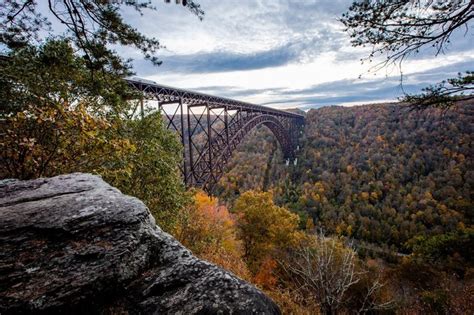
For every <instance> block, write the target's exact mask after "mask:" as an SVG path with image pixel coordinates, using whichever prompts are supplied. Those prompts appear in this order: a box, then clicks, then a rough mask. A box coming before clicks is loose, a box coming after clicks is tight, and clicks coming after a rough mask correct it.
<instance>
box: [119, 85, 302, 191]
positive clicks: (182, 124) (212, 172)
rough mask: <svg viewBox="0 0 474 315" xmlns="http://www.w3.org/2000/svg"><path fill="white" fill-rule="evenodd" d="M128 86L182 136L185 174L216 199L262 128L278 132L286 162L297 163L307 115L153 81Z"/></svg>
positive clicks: (191, 182) (188, 183) (183, 171)
mask: <svg viewBox="0 0 474 315" xmlns="http://www.w3.org/2000/svg"><path fill="white" fill-rule="evenodd" d="M127 82H128V83H129V84H130V85H131V86H132V87H134V88H136V89H138V90H140V91H142V92H143V93H144V95H145V97H146V98H147V99H149V100H154V101H156V102H157V103H158V108H159V110H160V111H161V112H162V117H163V118H164V119H165V123H166V125H167V128H169V129H172V130H174V131H176V132H177V133H178V135H179V137H180V139H181V143H182V145H183V148H184V150H183V163H182V165H181V172H182V174H183V178H184V181H185V183H186V185H187V186H197V187H201V188H203V189H204V190H205V191H207V192H208V193H211V192H212V191H213V189H214V187H215V185H216V184H217V182H218V180H219V179H220V177H221V176H222V174H223V173H224V167H225V165H226V164H227V162H228V160H229V159H230V157H231V155H232V153H233V151H234V150H235V148H236V147H237V145H238V144H239V143H240V142H241V141H242V140H243V138H244V137H245V136H246V135H247V133H248V132H249V131H250V130H252V129H253V128H254V127H256V126H258V125H265V126H267V127H268V128H269V129H270V130H271V131H272V133H273V134H274V135H275V137H276V138H277V140H278V142H279V143H280V147H281V149H282V150H283V155H284V157H285V158H287V159H292V158H294V157H295V154H296V153H295V152H296V148H297V144H298V137H299V134H300V132H301V128H302V126H303V124H304V116H302V115H299V114H295V113H290V112H286V111H282V110H277V109H274V108H270V107H265V106H259V105H254V104H250V103H245V102H240V101H237V100H232V99H228V98H223V97H217V96H212V95H208V94H203V93H198V92H193V91H188V90H182V89H177V88H173V87H169V86H164V85H159V84H157V83H155V82H153V81H148V80H142V79H129V80H127ZM170 108H171V109H170Z"/></svg>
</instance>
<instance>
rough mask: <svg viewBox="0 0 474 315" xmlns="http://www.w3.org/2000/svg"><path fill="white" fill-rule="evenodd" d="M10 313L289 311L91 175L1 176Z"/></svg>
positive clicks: (2, 279) (0, 305)
mask: <svg viewBox="0 0 474 315" xmlns="http://www.w3.org/2000/svg"><path fill="white" fill-rule="evenodd" d="M0 248H1V251H0V314H2V315H4V314H23V313H34V314H55V313H65V314H71V313H75V314H77V313H87V314H97V313H100V314H127V313H129V314H279V313H280V312H279V309H278V307H277V306H276V305H275V304H274V303H273V302H272V301H271V300H270V299H269V298H268V297H266V296H265V295H264V294H263V293H262V292H260V291H259V290H257V289H256V288H255V287H253V286H252V285H250V284H248V283H246V282H245V281H243V280H240V279H238V278H237V277H236V276H234V275H233V274H231V273H229V272H227V271H225V270H223V269H221V268H219V267H216V266H215V265H212V264H210V263H208V262H205V261H202V260H199V259H197V258H196V257H194V256H193V255H192V254H191V253H190V251H189V250H187V249H186V248H184V247H183V246H182V245H181V244H180V243H179V242H178V241H176V240H175V239H174V238H173V237H171V236H170V235H169V234H167V233H165V232H163V231H162V230H161V229H160V228H159V227H157V226H156V225H155V222H154V219H153V217H152V216H151V215H150V213H149V211H148V209H147V208H146V206H145V205H144V204H143V203H142V202H141V201H140V200H138V199H136V198H133V197H129V196H125V195H123V194H121V193H120V191H119V190H117V189H115V188H113V187H111V186H109V185H108V184H106V183H105V182H104V181H103V180H102V179H101V178H100V177H97V176H93V175H89V174H80V173H76V174H69V175H62V176H57V177H53V178H47V179H37V180H31V181H18V180H3V181H0Z"/></svg>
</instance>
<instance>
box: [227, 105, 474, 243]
mask: <svg viewBox="0 0 474 315" xmlns="http://www.w3.org/2000/svg"><path fill="white" fill-rule="evenodd" d="M473 118H474V102H472V101H471V102H470V103H467V102H465V103H464V104H461V103H459V104H458V105H457V107H456V108H453V109H449V110H447V111H442V110H440V109H435V108H429V109H425V110H422V111H421V110H411V109H410V108H408V107H406V106H400V105H393V104H380V105H365V106H355V107H337V106H332V107H324V108H321V109H312V110H310V111H309V112H308V113H307V116H306V126H305V132H304V135H303V139H301V142H300V143H301V144H302V151H301V152H300V154H299V165H298V166H297V168H296V169H294V170H293V172H294V173H293V174H291V175H292V176H291V178H292V179H293V180H292V181H290V180H288V179H286V180H285V178H288V174H287V173H288V172H289V170H288V169H284V165H283V166H282V164H281V162H278V159H281V156H278V154H276V155H275V156H274V155H270V154H269V152H272V150H274V149H273V148H274V146H276V145H277V144H276V143H274V142H272V141H271V134H270V133H269V132H268V131H266V130H264V129H260V130H258V131H255V132H254V133H253V136H252V137H249V139H248V140H247V141H245V143H243V144H242V145H241V146H240V148H239V149H238V151H237V152H236V153H235V155H234V158H233V160H232V161H231V162H230V163H229V165H230V167H231V169H230V171H229V172H228V173H227V174H226V175H225V176H224V177H223V178H222V180H221V181H220V183H219V192H220V195H221V197H223V198H227V199H228V200H232V199H233V198H235V196H236V195H238V194H239V193H241V192H242V190H245V189H252V188H253V189H263V188H268V189H273V191H274V194H275V198H276V200H277V201H278V202H279V203H281V204H285V205H286V206H288V207H289V208H291V209H292V210H294V211H296V212H298V213H300V215H301V216H302V218H303V220H302V225H303V226H304V224H305V222H306V221H307V219H308V218H311V219H312V220H313V221H314V223H315V225H316V226H319V227H322V228H323V229H324V230H326V231H327V232H329V233H335V234H340V235H346V236H350V237H353V238H356V239H359V240H361V241H366V242H369V243H375V244H381V245H383V246H389V247H392V249H396V250H401V251H409V249H410V244H411V242H412V241H413V238H414V237H415V236H418V235H422V236H425V237H429V236H430V235H437V234H442V233H449V232H453V231H457V230H460V229H464V228H468V227H470V226H472V218H473V213H472V209H474V205H473V200H472V192H473V184H474V165H473V164H474V163H473V156H474V152H473V139H474V136H473V135H474V132H473V131H474V130H473V128H474V119H473ZM262 138H267V139H268V140H269V141H267V142H266V143H267V144H266V145H259V146H257V145H255V144H256V143H262V142H261V140H262ZM277 152H278V151H277ZM268 157H271V159H273V161H271V160H270V161H269V159H268ZM269 168H272V169H271V171H270V172H269ZM252 170H253V171H252ZM269 173H270V174H271V175H270V183H269V184H268V185H267V186H268V187H264V181H265V180H264V177H265V176H268V174H269ZM265 174H266V175H265ZM244 178H245V180H243V179H244ZM267 180H268V179H267ZM242 182H244V183H245V185H244V186H243V188H241V187H240V186H239V185H240V184H242Z"/></svg>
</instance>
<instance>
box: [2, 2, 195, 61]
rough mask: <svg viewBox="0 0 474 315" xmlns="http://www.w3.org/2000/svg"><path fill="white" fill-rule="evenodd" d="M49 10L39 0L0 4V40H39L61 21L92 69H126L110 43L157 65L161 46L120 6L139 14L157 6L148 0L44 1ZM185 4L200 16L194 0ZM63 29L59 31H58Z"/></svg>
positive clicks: (16, 44)
mask: <svg viewBox="0 0 474 315" xmlns="http://www.w3.org/2000/svg"><path fill="white" fill-rule="evenodd" d="M45 2H47V6H48V11H49V12H48V13H49V14H50V15H51V16H52V18H49V17H46V16H44V15H42V14H41V13H40V12H39V11H38V1H35V0H25V1H18V0H6V1H4V2H2V4H0V43H1V44H4V45H6V47H8V48H10V49H11V48H15V47H22V46H25V45H26V44H27V43H30V44H31V43H32V42H33V41H35V40H38V39H39V37H40V35H41V32H43V31H47V32H48V34H49V35H58V34H55V30H53V29H52V28H51V21H52V20H56V21H58V22H60V23H61V24H62V25H63V26H64V27H65V28H66V30H67V34H68V35H67V36H66V38H67V39H70V40H71V41H73V42H74V44H75V45H76V46H77V48H78V49H79V50H80V51H81V52H82V53H83V54H84V58H85V59H86V61H87V62H88V67H89V68H90V69H91V70H104V69H109V68H113V69H117V68H128V66H127V62H125V61H123V60H122V59H121V58H120V57H119V56H118V55H117V53H116V52H115V51H114V50H113V49H111V48H110V45H121V46H132V47H135V48H137V49H139V50H140V51H141V52H142V53H143V55H144V56H145V58H146V59H148V60H151V61H152V62H153V63H154V64H160V61H158V59H157V57H156V56H154V54H155V53H156V51H157V50H158V49H160V48H161V45H160V42H159V41H158V39H156V38H153V37H148V36H145V35H144V34H143V33H141V32H140V31H139V30H137V29H136V28H134V27H133V26H132V25H130V24H129V23H127V21H126V20H124V17H123V15H122V13H121V12H122V11H121V9H123V8H124V7H129V8H132V9H134V10H136V11H137V12H139V14H140V15H143V12H144V11H145V10H154V11H156V10H157V9H156V7H155V6H153V5H152V3H151V1H101V0H47V1H45ZM186 7H187V8H188V9H189V10H190V11H191V12H192V13H194V14H195V15H197V16H198V17H199V18H200V19H202V17H203V15H204V12H203V11H202V10H201V8H200V5H199V4H197V3H195V2H194V1H187V4H186ZM61 32H62V30H61Z"/></svg>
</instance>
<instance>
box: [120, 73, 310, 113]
mask: <svg viewBox="0 0 474 315" xmlns="http://www.w3.org/2000/svg"><path fill="white" fill-rule="evenodd" d="M126 81H127V82H128V83H129V84H130V85H132V86H133V87H135V88H136V89H138V90H140V91H143V92H145V93H150V94H153V95H154V97H156V98H157V99H158V101H160V102H179V100H180V99H181V100H182V102H183V103H185V104H188V106H199V105H202V106H206V105H207V106H211V107H214V108H216V107H223V106H225V107H227V108H228V109H229V110H231V109H240V110H246V111H254V112H265V113H272V114H275V115H278V116H283V117H291V118H297V119H298V118H299V119H304V116H303V115H300V114H296V113H291V112H287V111H284V110H279V109H274V108H271V107H267V106H262V105H255V104H251V103H247V102H241V101H237V100H233V99H230V98H225V97H219V96H213V95H209V94H204V93H199V92H194V91H189V90H184V89H178V88H174V87H170V86H166V85H161V84H157V83H155V82H153V81H149V80H143V79H138V78H130V79H126Z"/></svg>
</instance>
